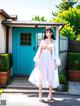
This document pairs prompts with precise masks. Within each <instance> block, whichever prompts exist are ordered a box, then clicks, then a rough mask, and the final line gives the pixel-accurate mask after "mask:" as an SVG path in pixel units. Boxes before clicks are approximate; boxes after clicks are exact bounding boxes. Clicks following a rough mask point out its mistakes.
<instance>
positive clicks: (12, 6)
mask: <svg viewBox="0 0 80 106" xmlns="http://www.w3.org/2000/svg"><path fill="white" fill-rule="evenodd" d="M60 2H61V0H0V9H4V11H6V12H7V13H8V14H9V15H17V16H18V20H22V21H31V19H32V17H34V16H35V15H39V16H44V17H45V18H46V19H47V20H50V19H52V11H54V12H56V11H57V8H56V5H58V4H59V3H60Z"/></svg>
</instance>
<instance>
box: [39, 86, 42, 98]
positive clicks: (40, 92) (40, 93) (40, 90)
mask: <svg viewBox="0 0 80 106" xmlns="http://www.w3.org/2000/svg"><path fill="white" fill-rule="evenodd" d="M41 98H42V85H41V84H40V85H39V99H41Z"/></svg>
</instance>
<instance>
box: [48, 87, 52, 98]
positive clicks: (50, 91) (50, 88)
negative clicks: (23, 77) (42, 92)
mask: <svg viewBox="0 0 80 106" xmlns="http://www.w3.org/2000/svg"><path fill="white" fill-rule="evenodd" d="M51 98H52V85H50V86H49V94H48V99H51Z"/></svg>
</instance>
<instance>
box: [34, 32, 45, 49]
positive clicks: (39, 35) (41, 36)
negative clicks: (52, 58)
mask: <svg viewBox="0 0 80 106" xmlns="http://www.w3.org/2000/svg"><path fill="white" fill-rule="evenodd" d="M43 37H44V33H36V45H37V47H38V46H39V44H40V41H41V40H42V39H43Z"/></svg>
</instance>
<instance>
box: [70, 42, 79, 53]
mask: <svg viewBox="0 0 80 106" xmlns="http://www.w3.org/2000/svg"><path fill="white" fill-rule="evenodd" d="M68 51H69V52H80V41H76V40H69V46H68Z"/></svg>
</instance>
